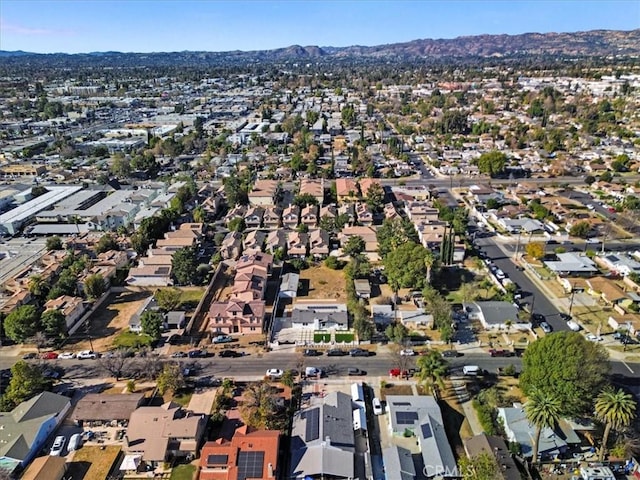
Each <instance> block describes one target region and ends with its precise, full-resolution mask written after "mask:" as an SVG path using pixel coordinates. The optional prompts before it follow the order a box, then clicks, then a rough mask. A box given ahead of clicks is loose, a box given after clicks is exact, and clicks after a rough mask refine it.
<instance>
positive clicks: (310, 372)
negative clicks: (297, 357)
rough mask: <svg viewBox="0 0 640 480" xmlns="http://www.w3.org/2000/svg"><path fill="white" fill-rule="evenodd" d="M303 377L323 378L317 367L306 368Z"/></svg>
mask: <svg viewBox="0 0 640 480" xmlns="http://www.w3.org/2000/svg"><path fill="white" fill-rule="evenodd" d="M304 375H305V377H322V376H324V371H323V370H322V369H321V368H318V367H306V368H305V369H304Z"/></svg>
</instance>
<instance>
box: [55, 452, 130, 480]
mask: <svg viewBox="0 0 640 480" xmlns="http://www.w3.org/2000/svg"><path fill="white" fill-rule="evenodd" d="M119 454H120V447H119V446H102V447H97V446H96V447H94V446H87V445H85V446H83V447H82V448H81V449H79V450H76V451H75V452H74V453H73V459H72V461H71V462H69V464H68V465H69V469H68V470H67V474H68V475H69V478H73V480H83V479H84V480H94V479H97V478H107V477H108V476H109V472H110V471H111V468H112V467H113V463H114V462H115V461H116V459H117V458H118V455H119ZM65 478H66V476H65Z"/></svg>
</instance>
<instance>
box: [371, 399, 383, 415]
mask: <svg viewBox="0 0 640 480" xmlns="http://www.w3.org/2000/svg"><path fill="white" fill-rule="evenodd" d="M371 404H372V405H373V414H374V415H382V414H383V413H384V409H383V408H382V403H380V399H379V398H378V397H373V400H372V401H371Z"/></svg>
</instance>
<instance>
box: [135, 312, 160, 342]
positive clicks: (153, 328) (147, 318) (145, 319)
mask: <svg viewBox="0 0 640 480" xmlns="http://www.w3.org/2000/svg"><path fill="white" fill-rule="evenodd" d="M163 321H164V318H163V317H162V314H161V313H159V312H154V311H152V310H147V311H146V312H144V313H143V314H142V315H141V316H140V325H141V326H142V333H144V334H146V335H149V336H150V337H151V338H153V339H154V340H155V339H158V338H160V334H161V332H162V322H163Z"/></svg>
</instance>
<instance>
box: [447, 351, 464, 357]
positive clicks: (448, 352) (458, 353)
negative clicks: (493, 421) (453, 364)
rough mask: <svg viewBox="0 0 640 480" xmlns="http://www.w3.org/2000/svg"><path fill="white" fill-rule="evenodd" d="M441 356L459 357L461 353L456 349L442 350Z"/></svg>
mask: <svg viewBox="0 0 640 480" xmlns="http://www.w3.org/2000/svg"><path fill="white" fill-rule="evenodd" d="M442 356H443V357H444V358H457V357H461V356H462V353H460V352H459V351H457V350H444V351H443V352H442Z"/></svg>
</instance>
